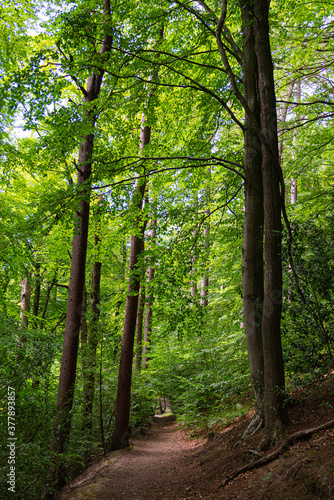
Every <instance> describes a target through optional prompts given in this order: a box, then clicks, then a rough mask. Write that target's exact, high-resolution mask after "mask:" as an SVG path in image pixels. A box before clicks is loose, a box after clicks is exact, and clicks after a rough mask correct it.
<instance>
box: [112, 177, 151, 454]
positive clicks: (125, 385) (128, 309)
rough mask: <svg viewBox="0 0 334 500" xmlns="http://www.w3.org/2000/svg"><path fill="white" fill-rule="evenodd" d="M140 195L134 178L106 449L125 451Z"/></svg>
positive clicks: (140, 245) (140, 246)
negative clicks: (133, 217)
mask: <svg viewBox="0 0 334 500" xmlns="http://www.w3.org/2000/svg"><path fill="white" fill-rule="evenodd" d="M144 192H145V184H140V181H139V179H137V180H136V186H135V190H134V194H133V207H134V208H135V210H136V212H137V214H136V218H137V223H135V224H134V234H133V235H132V236H131V250H130V264H129V271H130V275H129V284H128V294H127V298H126V305H125V318H124V325H123V336H122V345H121V356H120V362H119V372H118V386H117V396H116V412H115V427H114V432H113V436H112V441H111V444H110V450H118V449H120V448H125V447H126V446H128V444H129V418H130V400H131V380H132V358H133V344H134V336H135V330H136V320H137V308H138V294H139V287H140V274H141V273H140V269H138V265H139V256H140V254H141V253H142V251H143V234H142V233H141V232H140V231H139V230H138V228H139V226H140V225H141V224H140V222H139V220H138V219H139V217H140V213H141V209H142V203H143V199H144Z"/></svg>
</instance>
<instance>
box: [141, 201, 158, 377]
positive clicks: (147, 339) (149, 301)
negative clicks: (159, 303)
mask: <svg viewBox="0 0 334 500" xmlns="http://www.w3.org/2000/svg"><path fill="white" fill-rule="evenodd" d="M153 204H154V205H155V208H156V202H153ZM156 234H157V218H156V216H155V217H154V219H153V221H152V226H151V231H150V242H151V250H152V249H153V248H152V247H153V245H154V242H155V239H156ZM154 275H155V264H154V261H153V258H152V257H151V259H150V265H149V266H148V271H147V286H146V288H147V298H146V307H145V325H144V345H143V368H144V369H146V368H147V365H148V358H149V352H150V346H151V334H152V315H153V309H152V308H153V300H154V297H153V280H154Z"/></svg>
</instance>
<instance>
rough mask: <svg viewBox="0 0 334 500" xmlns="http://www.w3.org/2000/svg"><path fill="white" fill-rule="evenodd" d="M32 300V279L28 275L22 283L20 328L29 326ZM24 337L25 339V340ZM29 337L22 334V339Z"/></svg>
mask: <svg viewBox="0 0 334 500" xmlns="http://www.w3.org/2000/svg"><path fill="white" fill-rule="evenodd" d="M30 301H31V285H30V280H29V278H28V277H26V278H23V280H22V284H21V312H20V318H21V325H20V330H23V329H24V328H28V324H29V321H28V316H27V313H29V311H30ZM23 337H24V340H23ZM26 340H27V339H26V337H25V336H24V335H22V336H21V341H23V342H25V341H26Z"/></svg>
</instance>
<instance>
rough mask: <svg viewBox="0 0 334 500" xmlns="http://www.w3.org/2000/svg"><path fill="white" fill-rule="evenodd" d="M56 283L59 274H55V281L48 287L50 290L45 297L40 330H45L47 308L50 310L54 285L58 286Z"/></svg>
mask: <svg viewBox="0 0 334 500" xmlns="http://www.w3.org/2000/svg"><path fill="white" fill-rule="evenodd" d="M56 281H57V273H56V274H55V276H54V278H53V280H52V281H51V283H50V285H49V286H48V288H47V290H46V296H45V301H44V306H43V310H42V313H41V316H40V318H41V321H40V323H39V329H40V330H43V328H44V319H45V316H46V311H47V308H48V305H49V300H50V295H51V290H52V288H53V287H54V285H55V284H56Z"/></svg>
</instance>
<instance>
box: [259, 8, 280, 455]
mask: <svg viewBox="0 0 334 500" xmlns="http://www.w3.org/2000/svg"><path fill="white" fill-rule="evenodd" d="M254 5H255V10H254V17H255V21H254V33H255V50H256V55H257V61H258V69H259V73H258V74H259V85H258V89H259V98H260V103H261V130H262V133H263V136H264V140H265V143H264V144H263V145H262V176H263V197H264V220H265V289H264V305H263V316H262V345H263V354H264V380H265V387H264V389H265V392H264V402H265V435H264V439H263V441H262V443H261V447H262V448H267V447H269V446H272V445H273V444H275V443H276V441H277V439H278V438H279V436H280V435H281V434H282V432H283V430H284V428H285V426H286V424H287V423H288V415H287V410H286V407H285V406H284V396H285V382H284V367H283V354H282V345H281V332H280V322H281V311H282V260H281V241H282V228H281V196H280V182H281V181H282V177H281V171H280V167H279V154H278V136H277V115H276V97H275V87H274V75H273V64H272V58H271V51H270V40H269V22H268V14H269V3H268V1H267V0H255V4H254Z"/></svg>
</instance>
